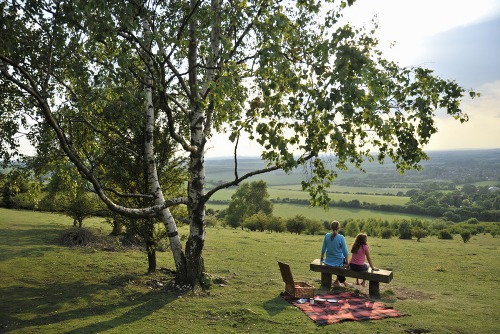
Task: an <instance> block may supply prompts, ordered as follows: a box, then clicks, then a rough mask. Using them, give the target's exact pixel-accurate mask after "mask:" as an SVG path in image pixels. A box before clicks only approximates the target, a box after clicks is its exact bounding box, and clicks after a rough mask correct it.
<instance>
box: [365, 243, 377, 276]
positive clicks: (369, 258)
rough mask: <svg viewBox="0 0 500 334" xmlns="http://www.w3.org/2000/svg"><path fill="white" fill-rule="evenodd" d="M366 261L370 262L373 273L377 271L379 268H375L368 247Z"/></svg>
mask: <svg viewBox="0 0 500 334" xmlns="http://www.w3.org/2000/svg"><path fill="white" fill-rule="evenodd" d="M366 259H367V260H368V263H369V264H370V267H371V268H372V271H377V270H378V268H375V266H374V265H373V262H372V258H371V257H370V250H369V249H368V247H366Z"/></svg>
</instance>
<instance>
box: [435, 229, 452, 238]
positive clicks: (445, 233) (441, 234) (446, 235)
mask: <svg viewBox="0 0 500 334" xmlns="http://www.w3.org/2000/svg"><path fill="white" fill-rule="evenodd" d="M438 239H443V240H451V239H453V236H452V235H451V233H450V232H448V231H445V230H442V231H439V233H438Z"/></svg>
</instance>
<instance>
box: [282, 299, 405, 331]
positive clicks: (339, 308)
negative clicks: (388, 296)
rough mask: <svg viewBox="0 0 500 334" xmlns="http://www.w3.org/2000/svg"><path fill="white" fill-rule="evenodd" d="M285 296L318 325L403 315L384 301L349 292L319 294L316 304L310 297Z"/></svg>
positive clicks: (315, 300)
mask: <svg viewBox="0 0 500 334" xmlns="http://www.w3.org/2000/svg"><path fill="white" fill-rule="evenodd" d="M283 298H285V300H287V301H288V302H289V303H290V304H292V305H294V306H296V307H298V308H299V309H301V310H302V312H304V313H305V314H307V316H308V317H309V318H311V320H313V321H314V322H316V324H318V325H329V324H334V323H338V322H341V321H346V320H351V321H359V320H377V319H383V318H390V317H400V316H402V315H403V314H402V313H401V312H398V311H396V310H394V309H392V308H391V307H387V306H385V305H384V303H382V302H376V301H371V300H369V299H367V298H364V297H361V296H356V295H354V294H352V293H349V292H338V293H335V292H331V293H329V294H324V295H317V296H315V297H314V304H311V302H310V300H309V299H295V298H293V297H292V296H290V295H288V294H284V295H283Z"/></svg>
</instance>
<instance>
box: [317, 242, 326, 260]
mask: <svg viewBox="0 0 500 334" xmlns="http://www.w3.org/2000/svg"><path fill="white" fill-rule="evenodd" d="M325 239H326V236H325V237H324V238H323V245H322V246H321V256H320V258H319V264H322V263H323V259H324V257H323V256H324V255H325V252H326V240H325Z"/></svg>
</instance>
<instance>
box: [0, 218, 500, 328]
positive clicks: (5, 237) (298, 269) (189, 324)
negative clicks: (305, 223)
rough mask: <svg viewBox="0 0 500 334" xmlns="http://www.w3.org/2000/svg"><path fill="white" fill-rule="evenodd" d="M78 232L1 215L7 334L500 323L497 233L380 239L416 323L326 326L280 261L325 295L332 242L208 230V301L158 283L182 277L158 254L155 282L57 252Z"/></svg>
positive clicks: (137, 267) (2, 307) (376, 244)
mask: <svg viewBox="0 0 500 334" xmlns="http://www.w3.org/2000/svg"><path fill="white" fill-rule="evenodd" d="M102 221H103V220H102V219H97V218H96V219H92V220H89V221H85V222H84V226H86V225H87V224H88V227H92V228H98V229H101V232H102V233H103V234H107V233H109V231H110V226H108V225H105V224H104V223H103V222H102ZM71 225H72V224H71V222H70V221H69V220H68V218H67V217H65V216H62V215H56V214H46V213H37V212H23V211H14V210H12V211H11V210H5V209H0V232H1V233H0V277H1V279H0V291H1V294H0V332H7V333H166V332H172V333H331V332H332V331H333V332H339V333H340V332H342V333H377V332H379V333H388V334H390V333H399V334H401V333H414V332H415V331H416V330H417V329H420V330H422V329H425V330H427V331H429V332H430V333H495V332H496V331H497V329H498V325H497V324H498V323H499V321H500V319H499V315H498V312H497V307H496V306H498V305H496V304H498V303H497V301H498V300H500V292H499V291H498V289H492V284H495V283H496V282H498V267H499V265H500V263H499V259H500V247H499V246H500V238H492V237H491V235H489V234H485V235H476V236H474V237H473V238H472V239H471V241H469V243H467V244H464V243H463V242H462V241H461V240H460V239H459V238H455V239H454V240H439V239H437V238H436V237H428V238H425V239H423V240H422V241H421V242H417V241H416V240H399V239H396V238H392V239H379V238H374V237H370V239H369V243H370V250H371V253H372V258H373V261H374V262H375V264H376V266H377V267H380V268H386V269H387V268H391V269H392V270H393V271H394V280H393V281H392V282H391V283H389V284H383V283H382V284H381V286H380V287H381V298H382V301H383V302H384V303H386V304H387V305H389V306H391V307H394V308H395V309H397V310H399V311H401V312H403V313H405V314H408V315H410V316H407V317H402V318H393V319H386V320H376V321H365V322H345V323H340V324H336V325H329V326H324V327H317V326H316V325H315V324H314V323H313V322H312V321H310V320H309V319H308V318H307V317H306V316H305V315H304V314H302V313H301V312H299V311H297V309H295V308H294V307H292V306H290V305H289V304H288V303H286V302H285V301H284V300H283V299H282V298H281V297H280V296H279V295H280V293H281V292H282V291H283V290H284V283H283V281H282V279H281V276H280V272H279V269H278V265H277V261H283V262H286V263H288V264H290V267H291V269H292V272H293V275H294V279H295V280H298V281H306V282H309V283H310V284H312V285H314V286H316V287H318V288H319V282H320V277H319V274H318V273H315V272H311V271H309V262H310V261H311V260H312V259H314V258H317V257H318V256H319V253H320V247H321V241H322V238H323V236H322V235H316V236H311V235H296V234H289V233H270V232H248V231H243V230H241V229H224V228H207V231H206V232H207V238H206V243H205V250H204V258H205V264H206V268H207V271H208V273H210V274H211V275H213V277H219V278H221V279H223V282H225V284H222V285H217V284H214V285H213V286H212V289H211V290H209V291H208V292H201V291H195V292H166V291H164V290H163V289H162V288H161V285H151V284H150V283H151V282H163V281H165V280H168V279H169V278H171V276H169V274H167V272H168V270H172V269H175V268H174V263H173V259H172V256H171V254H170V253H169V252H163V253H159V254H158V268H159V269H160V268H162V270H159V271H158V272H157V273H155V274H153V275H147V274H146V270H147V259H146V254H145V253H144V252H143V251H140V250H122V251H119V252H118V251H113V252H109V251H101V250H98V249H93V248H78V247H76V248H68V247H63V246H60V245H58V244H56V243H55V238H56V237H57V236H58V235H59V233H60V232H61V231H62V230H63V229H66V228H70V227H71ZM188 232H189V228H188V227H187V226H183V227H181V228H180V229H179V233H180V234H181V235H184V234H187V233H188ZM16 240H21V241H20V242H16ZM347 242H348V244H350V243H351V242H352V238H347ZM486 250H487V251H486ZM485 264H488V265H485ZM348 280H350V281H351V282H352V279H348ZM357 288H359V289H361V290H360V291H361V292H362V293H367V288H362V287H357ZM363 289H365V290H363ZM495 305H496V306H495ZM464 319H466V320H467V321H464Z"/></svg>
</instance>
